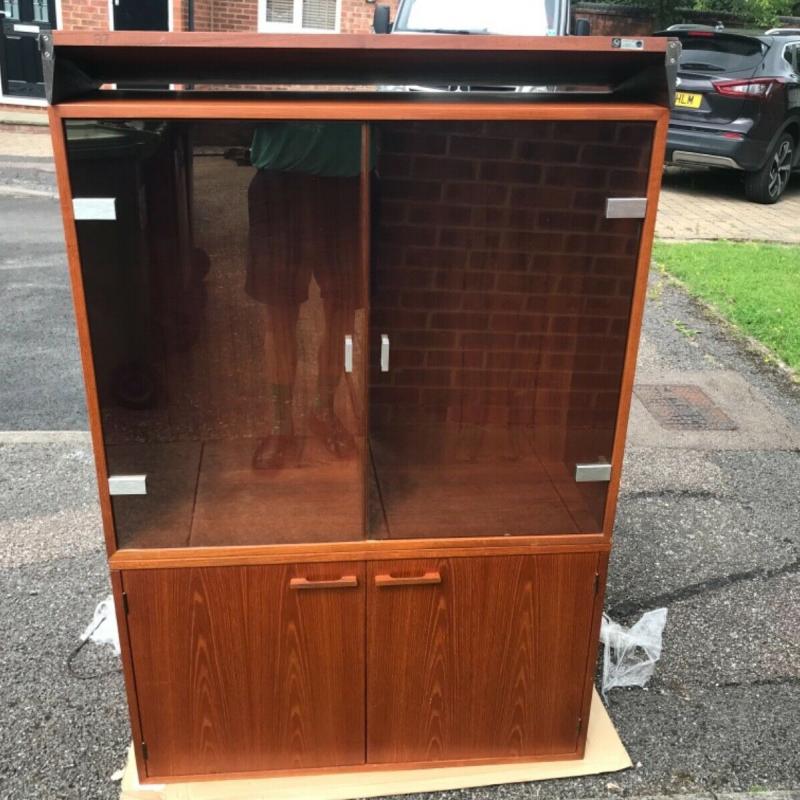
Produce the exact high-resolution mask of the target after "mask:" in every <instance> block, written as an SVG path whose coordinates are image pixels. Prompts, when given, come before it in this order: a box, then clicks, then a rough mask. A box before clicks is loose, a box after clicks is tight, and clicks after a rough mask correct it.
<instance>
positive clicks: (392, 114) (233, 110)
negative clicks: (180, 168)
mask: <svg viewBox="0 0 800 800" xmlns="http://www.w3.org/2000/svg"><path fill="white" fill-rule="evenodd" d="M51 108H52V111H53V113H54V115H55V116H56V117H60V118H63V119H125V118H130V119H251V120H260V119H289V120H299V119H322V120H358V121H364V120H367V121H372V120H382V119H386V120H397V119H401V120H413V119H417V120H425V119H436V120H439V119H446V120H470V119H504V120H529V119H537V120H585V119H587V118H591V119H594V120H629V121H636V120H656V119H659V118H661V117H662V116H664V115H665V114H666V115H667V116H668V115H669V111H668V110H665V109H663V108H659V107H658V106H654V105H651V104H645V103H626V104H623V103H606V104H602V105H599V104H597V103H580V102H575V103H541V104H536V103H533V104H528V105H523V104H518V105H517V104H509V103H492V102H485V103H459V104H455V103H437V102H435V101H430V102H427V101H426V102H413V103H409V102H404V101H396V102H386V101H385V100H384V99H383V98H382V99H381V102H376V101H375V100H359V99H358V97H357V96H354V95H348V99H347V100H339V101H337V100H319V99H317V98H314V97H311V98H305V97H304V98H302V100H300V101H298V100H275V99H271V98H270V99H268V100H266V99H265V98H260V99H254V98H247V97H245V98H239V97H211V98H209V97H203V98H200V97H197V98H195V97H183V96H181V97H180V98H174V99H167V98H156V97H153V98H147V99H146V100H143V99H136V98H116V97H113V98H109V99H105V98H102V99H100V98H97V99H87V100H73V101H70V102H67V103H61V104H59V105H57V106H52V107H51Z"/></svg>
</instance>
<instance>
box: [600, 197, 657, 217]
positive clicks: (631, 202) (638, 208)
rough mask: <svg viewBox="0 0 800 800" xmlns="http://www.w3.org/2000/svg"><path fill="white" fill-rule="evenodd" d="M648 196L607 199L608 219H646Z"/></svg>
mask: <svg viewBox="0 0 800 800" xmlns="http://www.w3.org/2000/svg"><path fill="white" fill-rule="evenodd" d="M646 213H647V198H646V197H609V198H608V200H606V219H644V215H645V214H646Z"/></svg>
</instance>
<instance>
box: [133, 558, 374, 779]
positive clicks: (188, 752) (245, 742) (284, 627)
mask: <svg viewBox="0 0 800 800" xmlns="http://www.w3.org/2000/svg"><path fill="white" fill-rule="evenodd" d="M344 577H355V579H356V581H357V584H358V585H357V587H355V588H353V587H352V581H345V582H343V583H341V584H338V585H335V586H331V585H330V584H329V583H328V584H326V585H321V586H320V587H319V588H314V589H306V590H305V591H296V590H294V589H292V588H291V585H290V582H291V580H292V579H293V578H295V579H296V578H306V579H308V580H311V581H327V582H330V581H334V580H339V579H341V578H344ZM123 581H124V588H125V591H126V593H127V597H128V606H129V612H128V629H129V635H130V643H131V651H132V653H133V669H134V675H135V681H136V687H137V694H138V700H139V712H140V720H141V735H142V738H143V739H144V741H145V742H146V744H147V760H146V761H145V765H146V774H147V776H148V777H149V778H161V777H164V778H166V777H170V776H180V775H202V774H214V773H222V772H226V773H231V772H252V771H258V770H269V769H288V768H295V769H305V768H313V767H323V766H342V765H353V764H360V763H363V761H364V626H363V619H364V588H363V587H364V567H363V564H359V563H333V564H318V565H300V566H290V565H285V566H269V567H266V566H262V567H219V568H199V569H182V570H143V571H137V572H126V573H125V574H124V575H123Z"/></svg>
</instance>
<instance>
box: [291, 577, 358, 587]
mask: <svg viewBox="0 0 800 800" xmlns="http://www.w3.org/2000/svg"><path fill="white" fill-rule="evenodd" d="M356 586H358V578H357V577H356V576H355V575H343V576H342V577H341V578H327V579H322V580H310V579H309V578H292V579H291V580H290V581H289V588H290V589H353V588H354V587H356Z"/></svg>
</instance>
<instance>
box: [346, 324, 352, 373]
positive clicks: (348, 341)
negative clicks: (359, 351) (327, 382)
mask: <svg viewBox="0 0 800 800" xmlns="http://www.w3.org/2000/svg"><path fill="white" fill-rule="evenodd" d="M344 371H345V372H352V371H353V337H352V336H350V334H349V333H348V334H347V335H346V336H345V337H344Z"/></svg>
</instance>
